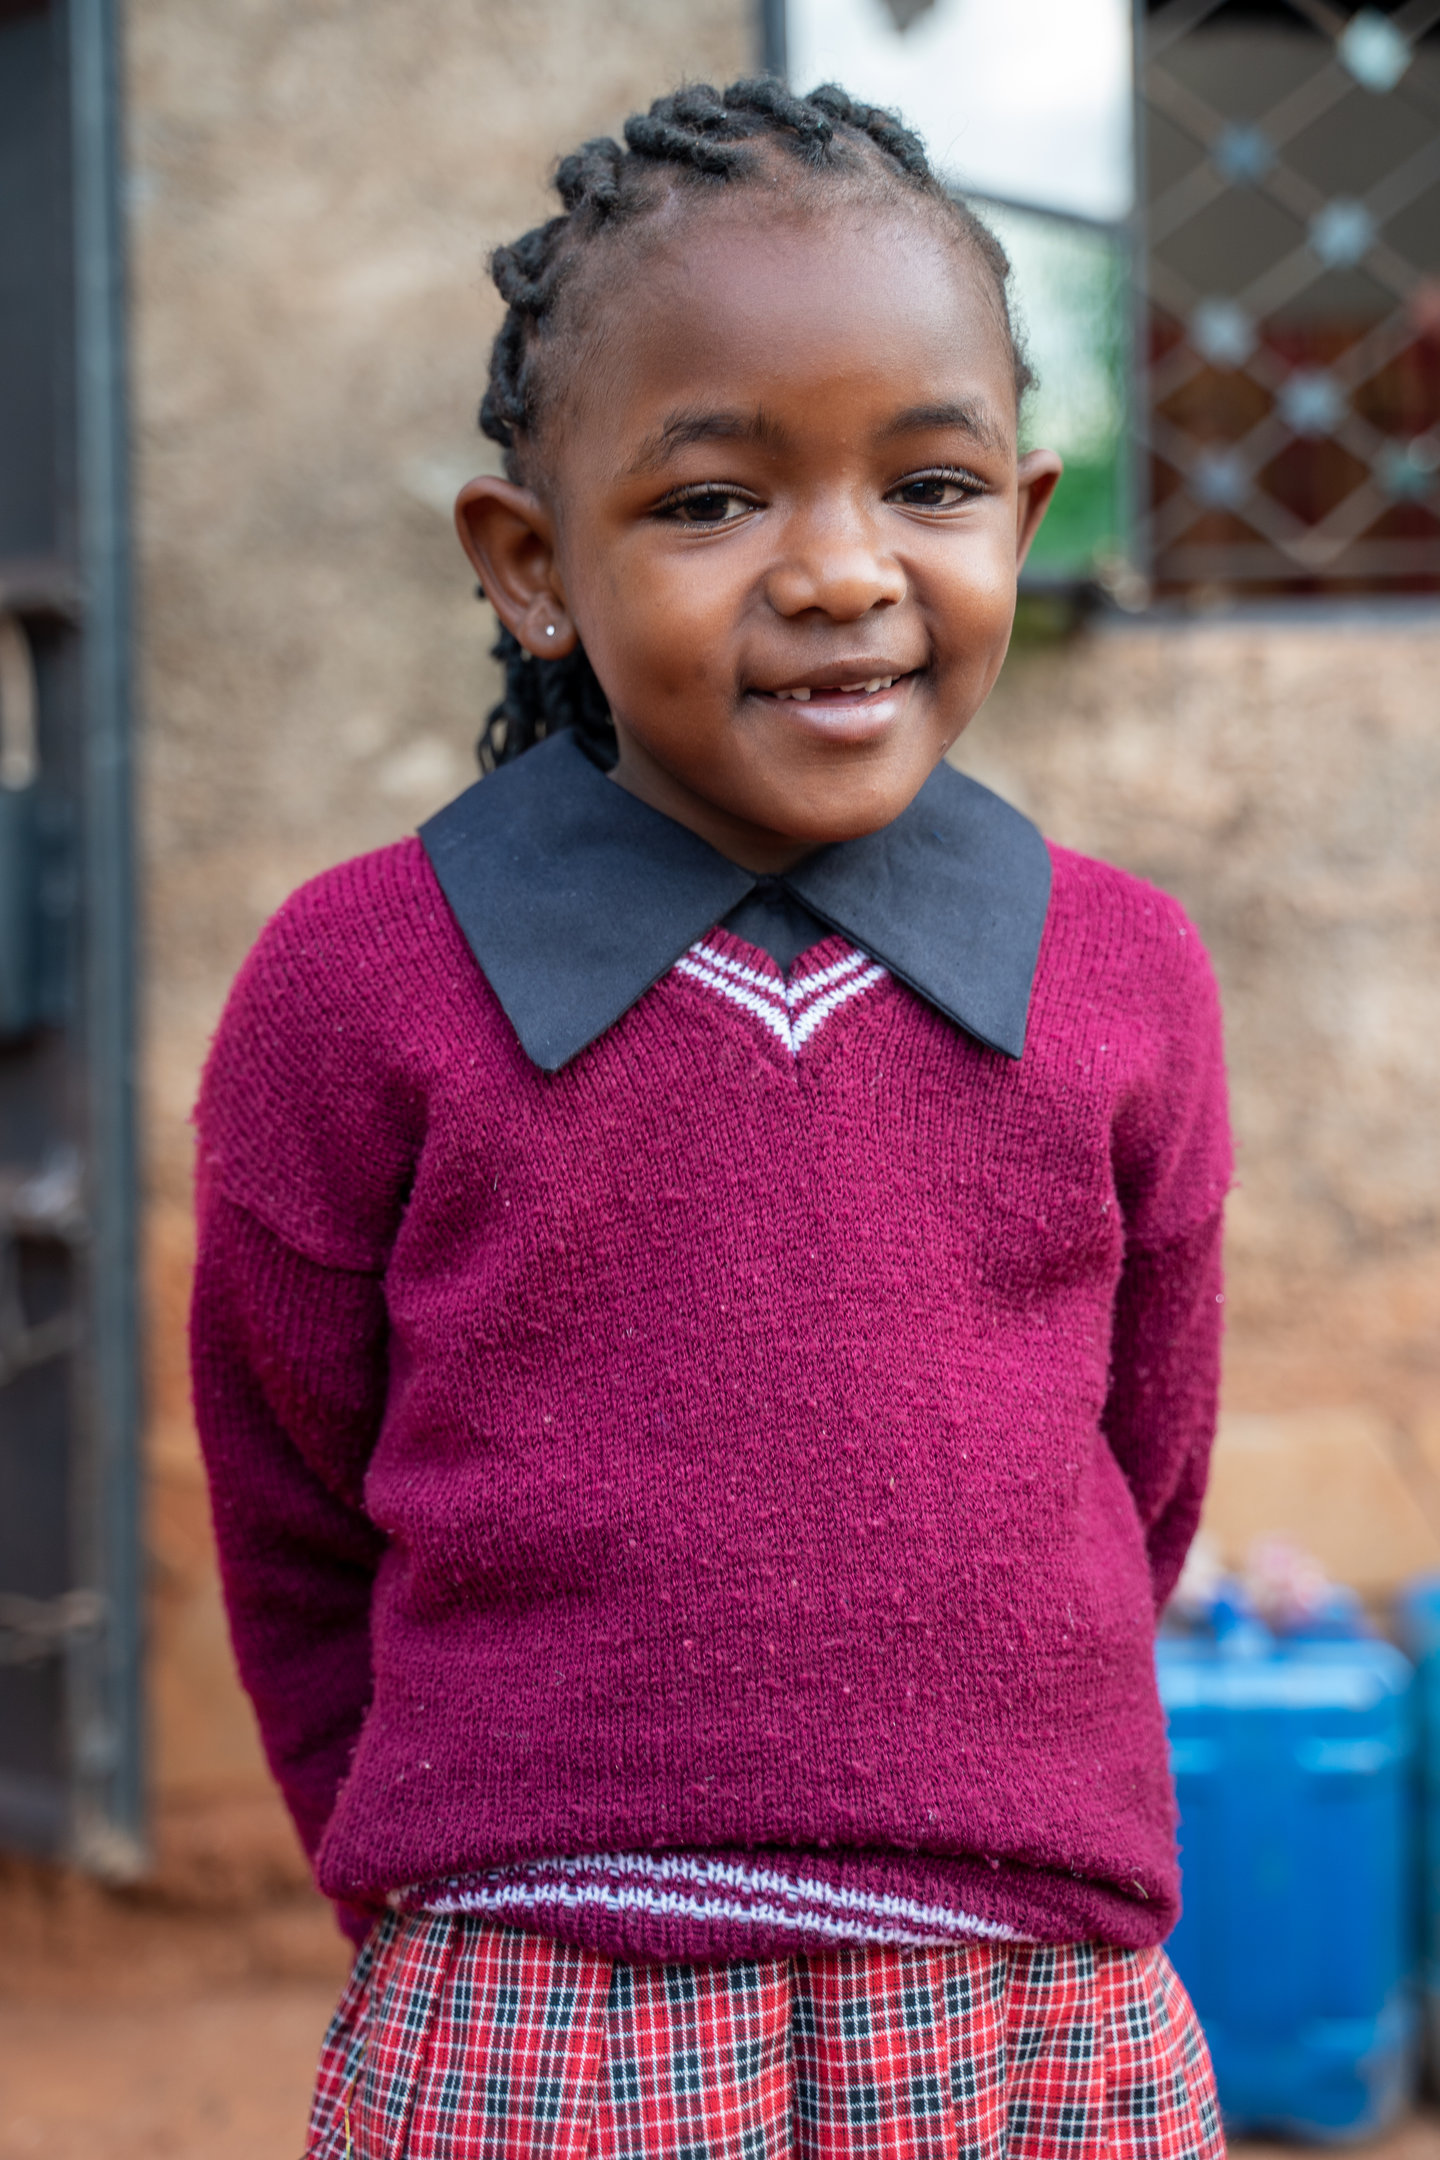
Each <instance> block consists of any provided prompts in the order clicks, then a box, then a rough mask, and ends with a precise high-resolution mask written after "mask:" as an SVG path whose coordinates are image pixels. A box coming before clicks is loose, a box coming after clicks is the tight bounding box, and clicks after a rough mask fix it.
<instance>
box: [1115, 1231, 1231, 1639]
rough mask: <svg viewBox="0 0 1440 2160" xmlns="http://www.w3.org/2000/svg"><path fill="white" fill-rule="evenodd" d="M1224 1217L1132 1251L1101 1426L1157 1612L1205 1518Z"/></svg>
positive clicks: (1117, 1313)
mask: <svg viewBox="0 0 1440 2160" xmlns="http://www.w3.org/2000/svg"><path fill="white" fill-rule="evenodd" d="M1222 1228H1223V1223H1222V1217H1221V1213H1220V1210H1219V1209H1217V1210H1216V1211H1215V1213H1214V1214H1213V1215H1210V1216H1208V1217H1207V1218H1206V1220H1205V1221H1203V1222H1202V1223H1200V1224H1199V1225H1197V1227H1196V1228H1194V1229H1193V1230H1190V1231H1187V1232H1186V1233H1184V1234H1183V1235H1182V1236H1180V1237H1177V1238H1175V1239H1174V1240H1172V1241H1171V1242H1170V1243H1168V1244H1165V1245H1159V1246H1146V1245H1142V1244H1132V1246H1131V1247H1130V1250H1129V1251H1128V1253H1127V1254H1126V1259H1125V1270H1124V1273H1123V1275H1122V1276H1121V1279H1120V1289H1119V1293H1118V1295H1117V1297H1116V1301H1115V1315H1114V1321H1113V1326H1112V1334H1111V1348H1110V1389H1109V1394H1108V1396H1107V1398H1106V1403H1105V1411H1104V1415H1103V1417H1102V1419H1101V1424H1102V1426H1103V1428H1104V1431H1105V1436H1106V1438H1107V1439H1108V1441H1109V1442H1110V1446H1111V1449H1112V1451H1113V1452H1114V1455H1115V1459H1116V1461H1117V1462H1118V1463H1119V1465H1120V1468H1121V1469H1122V1470H1123V1471H1124V1473H1125V1476H1126V1479H1127V1481H1128V1483H1129V1486H1130V1491H1131V1494H1132V1496H1133V1498H1134V1501H1135V1506H1136V1509H1137V1511H1138V1513H1139V1516H1140V1522H1141V1527H1142V1528H1143V1530H1144V1532H1145V1544H1146V1549H1147V1551H1148V1552H1149V1555H1150V1579H1151V1583H1152V1585H1153V1587H1154V1593H1155V1609H1156V1611H1157V1612H1158V1611H1159V1610H1160V1607H1161V1606H1162V1605H1163V1604H1164V1603H1165V1600H1166V1599H1167V1598H1168V1597H1169V1595H1170V1593H1171V1591H1172V1590H1173V1589H1174V1587H1175V1584H1176V1581H1177V1579H1178V1577H1179V1574H1180V1569H1181V1567H1182V1566H1183V1564H1184V1560H1185V1554H1186V1552H1187V1551H1188V1549H1189V1545H1190V1540H1191V1539H1192V1537H1193V1536H1194V1535H1195V1527H1196V1524H1197V1523H1198V1522H1199V1520H1200V1504H1201V1502H1202V1500H1203V1499H1204V1497H1205V1480H1206V1474H1207V1472H1208V1469H1209V1464H1210V1447H1211V1442H1212V1440H1213V1439H1214V1435H1215V1412H1216V1404H1217V1401H1218V1395H1219V1381H1220V1327H1221V1312H1222V1309H1223V1308H1222V1300H1221V1289H1220V1283H1221V1275H1220V1245H1221V1233H1222Z"/></svg>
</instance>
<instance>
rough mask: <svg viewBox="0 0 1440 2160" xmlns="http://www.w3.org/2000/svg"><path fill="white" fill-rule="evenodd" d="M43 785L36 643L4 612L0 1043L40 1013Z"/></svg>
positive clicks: (0, 662)
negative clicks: (33, 650) (34, 659)
mask: <svg viewBox="0 0 1440 2160" xmlns="http://www.w3.org/2000/svg"><path fill="white" fill-rule="evenodd" d="M39 783H40V761H39V752H38V742H37V729H36V710H35V669H34V665H33V663H32V660H31V656H30V642H29V639H28V638H27V637H26V635H25V630H24V627H23V625H22V624H21V622H20V619H19V617H18V616H15V615H0V1042H6V1041H13V1040H14V1039H15V1037H17V1036H20V1035H25V1034H27V1033H28V1032H29V1030H30V1029H31V1028H32V1027H33V1026H34V1025H35V1022H36V1019H37V1018H38V1013H39V973H40V969H39V950H38V945H39V882H40V849H39V802H40V784H39Z"/></svg>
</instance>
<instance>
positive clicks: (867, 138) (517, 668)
mask: <svg viewBox="0 0 1440 2160" xmlns="http://www.w3.org/2000/svg"><path fill="white" fill-rule="evenodd" d="M624 136H625V141H624V143H623V145H622V144H621V143H618V142H615V141H614V140H613V139H612V138H610V137H609V136H600V137H597V138H596V139H595V140H594V141H593V142H587V143H584V144H582V146H581V147H580V149H578V150H575V151H572V152H571V153H570V155H569V156H568V157H563V158H561V160H560V162H559V164H558V165H557V166H556V168H555V187H556V191H557V193H558V194H559V196H560V200H561V203H562V204H563V205H564V208H563V210H562V212H561V214H560V215H559V216H558V217H553V218H551V219H549V220H548V222H547V223H546V224H544V225H537V226H535V227H534V229H533V230H532V231H530V232H527V233H523V234H522V235H521V237H520V238H519V239H518V240H515V241H512V242H511V243H510V245H509V246H508V247H499V248H496V250H495V252H494V254H493V255H492V256H491V258H490V275H491V277H492V278H493V280H494V282H495V285H496V287H497V289H498V291H499V293H500V297H501V299H502V300H504V301H505V303H506V308H507V313H506V316H505V320H504V322H503V323H502V324H501V326H500V329H499V332H498V333H497V335H496V338H495V342H494V345H493V347H492V348H491V353H490V380H489V385H488V387H487V389H486V391H485V396H484V398H483V400H482V402H481V406H480V427H481V431H482V433H484V434H485V435H488V436H489V438H490V440H491V441H492V442H496V443H499V444H500V445H501V446H502V448H503V449H504V451H505V453H506V459H505V465H506V471H507V472H508V473H509V475H510V477H511V479H518V478H519V477H520V474H521V458H520V453H521V450H522V448H523V446H524V445H525V444H526V443H527V442H529V441H533V440H534V438H535V435H536V432H537V428H538V424H539V419H540V415H541V412H542V409H543V406H544V402H545V394H546V389H547V374H548V372H549V371H548V369H547V364H546V363H547V360H548V358H549V352H548V350H547V347H553V344H554V339H555V332H556V314H557V301H558V299H559V296H560V294H561V292H562V290H563V289H564V287H565V285H566V282H567V279H568V278H569V276H570V273H571V272H572V271H573V269H574V267H575V264H576V261H577V259H578V257H579V255H580V253H581V251H582V250H583V249H584V247H585V246H586V244H587V243H588V242H590V241H592V240H593V239H595V238H596V236H597V235H599V234H602V233H607V234H608V233H613V232H616V231H618V230H620V229H621V228H622V227H624V226H625V225H626V224H628V223H631V222H633V221H634V220H636V219H638V218H640V217H642V216H644V215H645V214H646V213H647V212H649V211H652V210H654V209H655V208H657V207H658V206H659V204H660V203H661V202H662V201H663V199H664V197H665V195H666V193H667V192H668V191H669V190H671V189H675V188H688V189H694V190H696V191H697V192H698V191H701V190H706V189H719V188H733V187H735V186H736V185H742V186H743V185H744V184H745V183H746V182H747V181H754V180H756V179H758V178H760V177H761V176H762V173H763V170H764V168H763V166H762V158H761V156H760V155H757V146H759V148H760V150H761V151H762V152H763V149H764V148H765V147H768V146H770V145H774V146H775V147H776V148H777V149H778V150H779V151H781V152H782V153H784V154H787V155H788V156H789V157H791V158H792V159H794V160H795V162H796V165H797V167H798V171H797V174H796V177H797V179H803V178H806V177H808V178H809V179H810V180H811V181H813V183H815V184H823V183H824V182H826V181H831V182H833V181H834V180H836V179H839V180H841V181H842V182H843V181H848V182H849V183H850V184H851V185H860V186H863V187H866V188H868V189H869V190H871V191H875V190H879V191H881V192H889V191H893V192H895V193H896V194H897V195H898V194H908V195H911V196H919V197H922V198H925V199H928V200H929V201H930V202H933V203H934V204H935V205H936V206H937V208H938V209H939V210H940V211H941V212H942V214H943V215H944V216H945V217H947V218H948V219H949V220H950V221H951V223H952V225H953V227H954V229H955V230H956V233H957V235H958V237H959V238H960V239H961V240H962V241H963V242H964V243H965V244H966V245H967V246H968V247H969V248H970V249H971V250H972V251H973V253H974V254H975V255H976V256H977V257H978V259H979V261H980V264H981V266H982V268H983V270H984V271H985V273H986V275H987V277H988V278H989V280H990V283H991V286H992V288H993V291H994V297H995V301H996V307H997V312H998V314H999V317H1000V321H1001V324H1002V327H1003V329H1004V332H1005V336H1006V339H1007V341H1008V344H1009V347H1010V352H1011V356H1012V360H1013V363H1014V369H1015V390H1016V395H1017V398H1018V397H1022V396H1023V395H1024V393H1025V391H1026V389H1027V388H1028V387H1029V385H1030V383H1031V381H1032V379H1033V378H1032V375H1031V371H1030V368H1029V365H1028V364H1027V362H1026V359H1025V355H1024V352H1023V350H1022V348H1021V345H1020V341H1019V339H1018V338H1017V336H1016V333H1015V327H1014V324H1013V321H1012V319H1011V314H1010V308H1009V302H1008V290H1009V280H1010V263H1009V258H1008V257H1007V255H1006V253H1005V250H1004V249H1003V248H1002V247H1001V245H1000V242H999V241H998V240H997V239H996V238H995V235H994V234H993V233H992V232H991V231H990V229H989V227H988V226H987V225H984V224H983V223H982V222H981V220H980V219H979V218H978V217H976V215H975V213H974V212H973V211H972V210H970V209H969V208H968V207H967V206H966V205H965V204H964V203H963V202H960V201H958V200H957V199H956V197H954V196H953V195H951V194H950V193H949V191H948V190H947V188H946V187H945V185H944V183H943V182H942V181H941V180H940V179H939V177H938V176H937V175H936V174H935V173H934V172H933V171H932V170H931V167H930V163H929V160H928V159H927V157H926V155H925V149H924V145H923V144H922V143H921V141H920V138H919V136H918V135H915V134H912V132H911V131H910V129H909V128H907V127H906V126H905V125H904V124H903V122H902V121H901V120H900V119H899V118H898V117H897V116H896V114H894V113H892V112H886V111H884V110H883V109H882V108H881V107H879V106H876V105H862V104H860V103H859V102H858V100H857V99H855V98H852V97H850V96H849V95H848V93H847V92H846V91H844V90H841V89H839V88H838V87H837V86H836V85H835V84H833V83H827V84H825V85H823V87H822V88H820V89H818V90H812V91H811V92H810V94H809V95H808V96H807V97H797V96H796V95H795V94H794V93H793V92H792V91H791V90H789V89H788V88H787V87H786V85H785V84H784V83H783V82H780V81H778V80H777V79H775V78H774V77H771V76H760V77H756V78H752V79H747V80H745V81H742V82H735V83H731V85H730V87H729V88H728V89H727V90H725V91H724V92H723V93H722V92H720V91H718V90H714V89H712V88H711V87H710V85H709V84H708V83H694V84H691V85H690V86H688V87H687V88H685V89H683V90H677V91H675V92H673V93H672V95H671V96H669V97H662V98H657V99H656V100H655V103H654V104H653V105H652V106H651V107H650V110H649V111H648V112H645V113H632V114H631V116H630V118H629V119H628V120H627V121H626V122H625V127H624ZM482 597H483V588H482ZM493 653H494V657H495V658H496V659H497V660H499V661H500V662H501V663H502V665H503V667H504V670H505V692H504V695H503V697H502V698H501V699H500V702H499V703H498V704H497V705H496V706H494V707H493V709H492V710H491V712H490V713H489V714H488V716H487V718H486V721H485V726H484V730H483V731H482V733H481V736H480V740H479V743H478V745H477V750H478V755H479V760H480V766H481V769H482V771H485V772H489V771H491V770H492V769H493V768H494V767H495V766H496V765H502V764H508V763H509V762H510V760H511V759H513V758H516V757H519V756H520V755H521V753H522V752H523V751H526V750H528V749H530V748H531V746H532V745H533V744H535V743H537V742H539V741H541V740H543V738H544V737H545V736H547V735H549V734H552V733H554V732H555V731H557V730H558V729H560V728H565V727H570V728H573V729H574V730H575V732H576V735H577V736H578V738H579V740H580V743H581V744H582V746H583V747H584V748H585V749H586V750H587V751H588V753H589V754H590V755H591V756H592V757H593V758H594V759H595V760H596V761H597V763H599V764H601V765H602V766H605V767H607V768H608V767H609V766H611V765H613V764H614V762H615V759H616V756H617V746H616V741H615V731H614V728H613V726H612V725H611V721H610V713H609V708H608V706H607V704H606V699H605V693H604V691H603V690H602V689H601V687H600V683H599V679H598V677H597V676H596V674H595V671H594V669H593V668H592V667H591V665H590V662H589V659H588V658H587V656H586V654H585V651H584V649H583V647H581V646H580V645H578V644H577V645H576V646H575V648H574V650H573V651H572V652H570V653H567V654H566V655H564V657H563V658H560V659H555V660H542V659H540V658H538V657H537V656H536V655H535V654H533V653H528V652H526V650H525V648H524V647H523V646H522V645H521V643H520V641H519V639H518V638H516V637H515V636H514V635H513V634H512V633H511V632H510V631H509V630H506V629H504V628H502V629H501V631H500V636H499V639H498V641H497V643H496V644H495V646H494V647H493Z"/></svg>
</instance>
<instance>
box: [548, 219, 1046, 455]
mask: <svg viewBox="0 0 1440 2160" xmlns="http://www.w3.org/2000/svg"><path fill="white" fill-rule="evenodd" d="M623 252H624V260H623V265H622V263H621V262H620V261H619V260H614V259H612V261H611V263H610V265H609V268H610V269H611V271H612V273H615V272H618V273H619V274H618V275H613V274H612V276H611V278H609V279H604V278H603V268H604V266H603V265H602V264H601V263H600V262H599V260H598V259H597V261H596V264H595V270H596V273H597V283H596V286H595V289H593V290H592V292H591V293H589V294H587V295H586V299H587V301H588V303H589V304H588V305H586V306H585V308H584V311H583V313H584V318H585V320H584V324H583V328H581V329H580V334H579V336H578V338H577V339H576V341H575V344H574V346H573V347H572V350H571V352H570V354H569V355H568V356H567V359H566V361H564V362H562V363H561V367H562V370H563V372H564V374H566V375H568V376H569V377H570V381H569V383H568V384H563V385H561V386H560V387H561V399H562V401H563V403H564V405H565V406H566V407H567V408H568V411H567V415H566V417H567V421H568V422H569V423H570V424H571V425H578V426H579V427H580V428H581V429H582V430H583V431H584V432H585V433H591V432H593V431H595V430H597V429H599V430H602V431H604V432H607V433H608V434H609V435H610V436H611V437H612V439H615V438H618V437H621V436H624V435H626V434H628V433H630V432H631V431H633V430H638V431H640V432H641V433H643V432H645V431H646V430H647V428H649V427H650V426H652V425H653V412H654V408H655V407H656V406H657V405H663V404H664V403H665V402H666V401H667V400H671V399H674V398H676V397H677V396H681V397H683V398H684V399H685V400H686V401H687V402H689V403H692V404H693V403H694V402H695V401H696V400H697V399H705V400H711V399H717V398H718V399H721V400H723V401H724V402H725V403H727V404H735V405H737V406H744V405H749V406H752V407H753V406H755V405H757V404H761V405H767V406H774V405H775V404H777V403H784V404H786V405H790V406H798V407H800V408H802V409H803V407H804V405H805V402H806V401H807V399H808V398H810V397H818V396H821V395H822V394H825V393H832V394H834V395H837V396H840V397H841V398H842V399H843V397H844V396H845V395H846V394H847V392H848V395H849V396H850V397H852V398H858V399H861V400H862V401H863V402H864V403H866V404H867V405H869V404H872V403H874V402H876V401H877V400H878V402H879V403H880V404H882V405H883V403H884V402H885V401H886V399H887V397H888V398H891V399H893V401H894V402H895V404H896V405H897V406H898V407H905V408H908V407H911V406H913V405H915V404H916V403H917V402H920V401H923V400H925V399H927V398H928V399H930V400H932V401H933V402H936V403H937V404H938V403H941V402H945V401H954V400H955V399H957V398H959V397H961V396H962V395H963V396H964V398H965V399H966V400H967V402H969V403H971V404H975V403H976V402H979V403H982V404H984V405H985V406H987V407H989V408H991V409H992V414H993V419H994V421H995V425H996V427H997V429H998V430H999V431H1001V432H1003V433H1005V434H1006V435H1008V436H1009V437H1010V438H1012V439H1013V435H1014V427H1015V391H1014V373H1013V364H1012V360H1011V355H1010V347H1009V340H1008V338H1007V335H1006V331H1005V327H1004V323H1003V319H1002V317H1001V314H1000V310H999V306H998V302H997V296H996V294H995V291H994V288H993V286H992V284H991V282H990V280H989V277H988V274H987V272H986V270H985V268H984V266H983V265H982V264H981V263H980V262H979V261H978V260H977V259H976V257H975V256H974V254H973V252H972V251H971V250H970V249H969V248H968V247H967V246H966V245H965V244H964V243H963V241H961V240H960V239H958V238H957V237H955V236H952V234H951V233H950V232H949V231H948V230H947V229H946V228H945V226H944V224H943V223H942V221H941V216H940V215H937V214H936V213H935V212H934V211H933V209H931V208H930V207H929V206H928V205H927V206H924V207H923V208H921V209H920V210H919V212H918V213H917V212H915V211H912V210H911V209H910V207H909V206H908V205H903V206H900V207H898V208H892V207H891V206H889V205H885V206H875V205H870V204H859V205H842V206H839V207H837V208H835V209H827V210H823V211H815V212H811V213H808V214H807V213H799V214H797V213H796V212H794V211H791V212H790V213H789V214H780V213H778V212H777V211H775V210H773V209H770V208H768V206H765V205H759V206H756V207H755V208H754V209H752V210H750V211H749V213H748V214H747V206H746V205H745V204H744V202H743V199H742V200H741V202H739V203H737V204H736V205H734V206H730V205H720V204H697V205H694V206H693V207H691V208H690V210H689V214H688V215H687V216H683V217H681V218H679V219H676V220H674V221H672V222H670V223H669V224H668V225H666V226H662V227H661V228H660V229H659V230H656V231H653V232H641V233H637V234H636V235H634V236H633V237H631V236H627V245H626V246H625V248H624V251H623ZM616 253H617V255H618V254H619V251H618V250H617V251H616ZM577 327H579V326H577ZM557 357H558V356H557ZM567 391H568V394H567ZM827 401H828V400H827ZM615 446H616V447H617V448H618V447H619V443H618V440H616V445H615Z"/></svg>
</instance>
